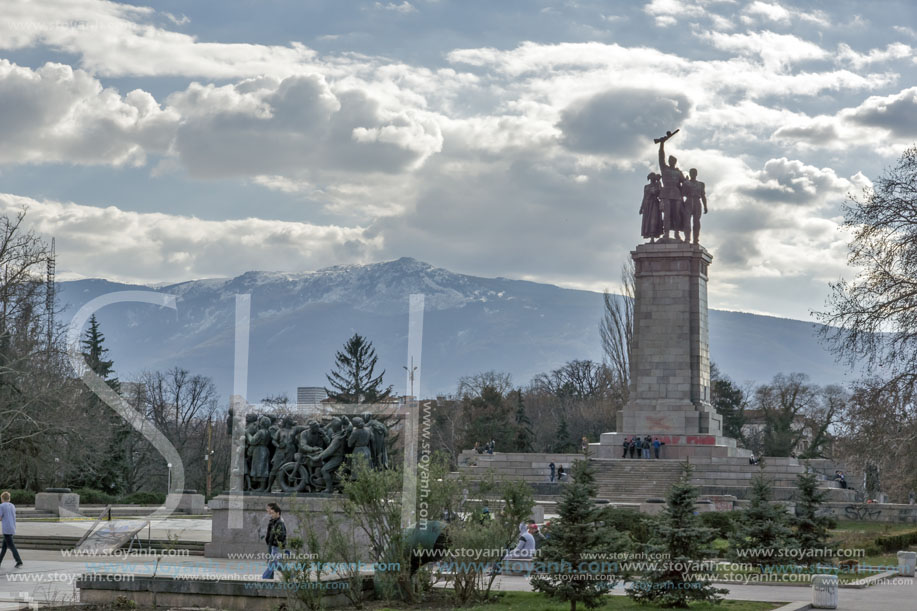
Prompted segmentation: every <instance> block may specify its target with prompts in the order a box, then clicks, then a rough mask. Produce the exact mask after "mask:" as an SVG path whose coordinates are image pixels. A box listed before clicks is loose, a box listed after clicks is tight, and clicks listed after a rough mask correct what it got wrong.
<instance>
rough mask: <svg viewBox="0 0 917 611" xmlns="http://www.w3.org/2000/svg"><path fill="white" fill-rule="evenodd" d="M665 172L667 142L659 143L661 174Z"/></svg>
mask: <svg viewBox="0 0 917 611" xmlns="http://www.w3.org/2000/svg"><path fill="white" fill-rule="evenodd" d="M664 170H665V140H662V141H661V142H659V173H660V174H661V173H662V172H663V171H664Z"/></svg>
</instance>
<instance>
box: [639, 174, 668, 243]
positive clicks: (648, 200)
mask: <svg viewBox="0 0 917 611" xmlns="http://www.w3.org/2000/svg"><path fill="white" fill-rule="evenodd" d="M660 178H662V177H661V176H660V175H659V174H656V173H655V172H650V173H649V174H647V176H646V179H647V180H648V181H649V184H648V185H645V186H644V187H643V202H642V203H641V204H640V214H642V215H643V223H642V224H641V226H640V235H642V236H643V237H644V238H649V239H650V242H655V241H656V238H658V237H660V236H662V232H663V226H662V208H660V206H659V193H660V192H661V188H662V185H660V184H659V179H660Z"/></svg>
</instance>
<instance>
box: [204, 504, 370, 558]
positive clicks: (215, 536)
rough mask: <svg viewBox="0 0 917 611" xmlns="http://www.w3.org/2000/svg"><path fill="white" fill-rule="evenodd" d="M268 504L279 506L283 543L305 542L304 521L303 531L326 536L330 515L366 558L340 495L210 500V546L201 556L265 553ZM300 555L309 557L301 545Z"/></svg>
mask: <svg viewBox="0 0 917 611" xmlns="http://www.w3.org/2000/svg"><path fill="white" fill-rule="evenodd" d="M268 503H277V504H278V505H279V506H280V510H281V512H282V517H283V521H284V523H285V524H286V527H287V542H289V541H290V540H291V539H292V538H294V537H299V538H301V539H303V540H305V539H306V536H305V532H304V529H303V528H301V525H300V520H306V521H307V525H305V527H308V528H312V529H314V530H317V531H318V532H320V533H323V534H324V533H327V532H328V516H329V515H330V516H332V519H333V520H335V521H336V522H337V523H338V524H340V526H341V528H342V530H343V531H344V532H345V533H347V532H351V531H352V532H354V533H355V537H356V539H357V547H358V548H359V549H362V550H365V553H366V554H367V555H368V553H369V552H368V550H369V539H368V538H367V537H366V535H365V533H363V531H362V530H361V529H360V528H359V527H358V526H357V525H356V524H353V523H352V521H351V520H350V518H348V517H347V515H346V514H345V513H344V512H343V511H342V510H341V506H340V495H331V494H310V495H300V496H296V495H291V494H282V493H278V494H245V495H241V494H240V495H239V496H236V497H231V496H230V495H227V494H221V495H220V496H218V497H216V498H213V499H211V500H210V503H209V506H210V512H211V515H212V516H213V519H212V527H211V542H210V543H208V544H207V545H205V546H204V555H205V556H207V557H208V558H226V557H227V556H229V554H264V553H266V552H267V544H266V543H265V542H264V536H265V534H266V532H267V524H268V521H269V517H268V514H267V511H266V508H267V504H268ZM321 538H322V539H323V538H324V537H321ZM302 551H303V553H305V554H309V553H311V550H309V549H308V545H307V544H305V543H304V547H303V550H302ZM363 559H364V560H365V559H366V558H363Z"/></svg>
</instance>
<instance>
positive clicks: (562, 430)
mask: <svg viewBox="0 0 917 611" xmlns="http://www.w3.org/2000/svg"><path fill="white" fill-rule="evenodd" d="M574 448H576V444H574V443H573V440H572V439H570V429H569V428H568V427H567V418H566V416H564V415H563V414H561V415H560V426H558V427H557V435H556V436H555V438H554V443H553V444H552V445H551V451H552V452H557V453H560V454H562V453H564V452H572V451H573V450H574Z"/></svg>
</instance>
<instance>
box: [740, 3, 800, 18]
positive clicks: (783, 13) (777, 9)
mask: <svg viewBox="0 0 917 611" xmlns="http://www.w3.org/2000/svg"><path fill="white" fill-rule="evenodd" d="M745 13H747V14H749V15H754V16H756V17H762V18H764V19H767V20H768V21H773V22H776V23H789V22H790V16H791V13H790V11H788V10H786V9H785V8H783V6H781V5H780V4H778V3H776V2H761V0H755V1H754V2H752V3H751V4H749V5H748V6H747V7H745Z"/></svg>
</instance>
